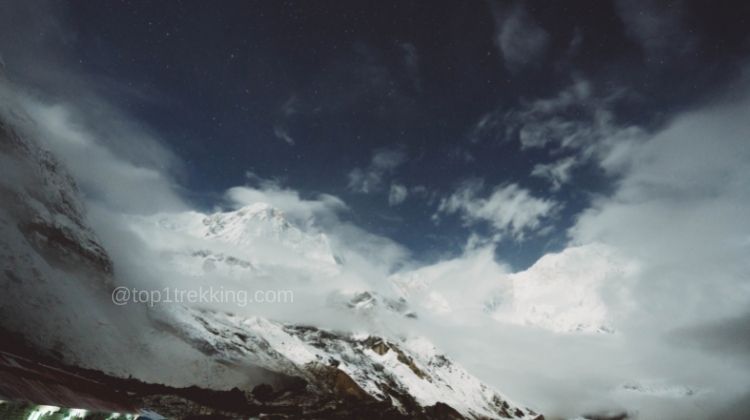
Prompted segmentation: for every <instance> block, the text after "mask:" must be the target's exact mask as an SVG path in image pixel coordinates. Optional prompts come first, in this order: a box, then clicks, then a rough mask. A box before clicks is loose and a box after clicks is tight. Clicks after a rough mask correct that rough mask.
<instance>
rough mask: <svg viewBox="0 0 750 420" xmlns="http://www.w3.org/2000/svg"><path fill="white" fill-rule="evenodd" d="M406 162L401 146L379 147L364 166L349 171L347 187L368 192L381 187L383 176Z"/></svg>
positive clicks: (355, 190) (378, 189)
mask: <svg viewBox="0 0 750 420" xmlns="http://www.w3.org/2000/svg"><path fill="white" fill-rule="evenodd" d="M405 162H406V152H405V151H404V150H403V149H401V148H391V149H380V150H377V151H375V152H374V153H373V155H372V159H371V161H370V164H369V165H368V166H367V167H365V168H354V169H352V170H351V172H349V175H348V178H349V189H350V190H351V191H354V192H357V193H362V194H370V193H374V192H378V191H380V190H381V189H382V184H383V182H384V178H385V177H386V176H388V175H390V174H392V173H393V172H394V171H395V170H396V168H398V167H399V166H401V165H402V164H404V163H405Z"/></svg>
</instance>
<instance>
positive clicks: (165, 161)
mask: <svg viewBox="0 0 750 420" xmlns="http://www.w3.org/2000/svg"><path fill="white" fill-rule="evenodd" d="M3 89H7V90H8V92H12V93H11V95H12V96H13V97H14V98H16V100H17V102H15V106H17V107H19V109H16V110H13V112H12V113H9V114H8V115H7V118H10V119H11V120H12V121H14V123H15V124H16V125H17V126H18V127H20V128H22V129H23V130H25V131H27V133H28V135H30V136H33V137H34V138H37V139H39V140H40V141H42V146H43V147H44V148H46V149H49V150H51V151H52V152H53V153H54V154H55V155H56V156H57V157H58V158H59V159H61V160H62V161H63V163H64V164H65V165H66V166H67V167H68V169H69V171H70V172H71V173H72V174H73V176H74V177H75V178H76V180H77V182H78V184H79V186H80V187H81V188H82V190H83V192H84V194H85V195H86V198H87V200H88V201H92V202H96V204H97V205H104V206H107V207H110V208H116V209H118V211H125V212H134V213H141V212H153V211H157V210H164V209H178V208H184V207H185V204H184V203H183V201H182V199H181V198H180V197H179V195H178V194H177V193H176V192H175V190H176V188H175V183H174V180H173V179H174V177H175V176H176V175H177V174H178V173H179V172H180V163H179V161H178V160H177V159H176V157H175V156H174V154H172V152H171V151H169V150H168V149H166V148H165V147H163V146H162V141H161V140H160V139H158V138H157V137H156V136H154V135H153V134H151V133H150V132H149V131H148V130H147V129H146V128H144V127H142V126H140V125H139V124H137V123H135V122H134V121H132V120H131V119H129V118H128V116H127V115H124V114H123V113H121V112H119V111H118V110H117V109H115V108H113V107H112V106H111V105H109V104H108V103H107V102H106V101H104V100H102V99H101V98H97V97H90V98H89V99H88V101H89V102H88V105H89V106H92V107H94V108H96V110H95V111H91V112H89V111H88V110H87V111H86V112H84V111H83V110H82V109H81V107H80V106H79V105H78V104H75V103H71V102H60V101H52V100H45V99H43V98H41V97H38V96H32V95H30V94H28V93H26V92H24V91H22V90H19V89H18V88H14V87H11V86H10V85H6V86H4V87H3ZM91 101H96V102H95V103H91ZM24 113H25V114H26V115H28V118H23V117H19V115H22V114H24Z"/></svg>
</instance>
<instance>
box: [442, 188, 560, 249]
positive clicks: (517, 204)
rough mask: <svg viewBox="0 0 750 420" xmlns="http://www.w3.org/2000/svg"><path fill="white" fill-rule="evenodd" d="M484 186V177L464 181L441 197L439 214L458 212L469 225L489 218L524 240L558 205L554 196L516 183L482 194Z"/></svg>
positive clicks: (498, 228) (500, 229) (518, 238)
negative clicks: (542, 195) (540, 195)
mask: <svg viewBox="0 0 750 420" xmlns="http://www.w3.org/2000/svg"><path fill="white" fill-rule="evenodd" d="M483 189H484V184H483V182H482V181H478V180H473V181H468V182H465V183H464V184H463V185H462V186H461V187H459V188H458V189H457V190H456V191H455V192H454V193H453V194H451V195H450V196H449V197H447V198H444V199H443V200H441V202H440V206H439V207H438V213H436V217H437V214H439V213H446V214H453V213H459V214H460V215H461V218H462V219H463V221H464V223H465V224H466V225H474V224H477V223H479V222H487V223H489V224H490V225H491V226H492V227H493V228H494V229H495V230H496V231H498V232H500V233H502V234H510V235H511V236H513V238H515V239H516V240H522V239H524V237H525V236H526V235H527V234H528V233H530V232H533V231H535V230H537V229H539V228H540V227H541V225H542V221H543V220H544V219H545V218H547V217H549V216H551V215H552V214H553V213H554V212H555V210H556V209H557V207H558V204H557V203H556V202H554V201H553V200H549V199H544V198H537V197H534V196H532V195H531V193H530V192H529V191H528V190H525V189H523V188H521V187H519V186H518V185H517V184H507V185H504V186H499V187H496V188H495V189H494V190H493V191H492V193H491V194H490V195H489V196H488V197H480V193H481V192H482V190H483Z"/></svg>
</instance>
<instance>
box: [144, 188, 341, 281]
mask: <svg viewBox="0 0 750 420" xmlns="http://www.w3.org/2000/svg"><path fill="white" fill-rule="evenodd" d="M130 222H131V223H130V225H131V227H132V229H133V230H134V231H135V232H137V233H138V234H139V236H140V237H141V238H142V239H143V240H144V242H146V243H148V244H150V245H151V246H152V247H153V248H154V251H155V252H158V253H160V255H161V256H162V257H163V258H164V259H165V263H167V264H171V266H172V268H173V269H174V270H175V271H176V272H178V273H181V274H183V275H188V276H197V277H201V276H209V277H222V278H228V279H234V280H248V279H252V278H269V277H270V276H273V275H275V274H278V271H279V270H296V271H299V272H303V271H304V272H307V273H308V274H313V273H314V274H315V275H322V276H331V275H334V274H336V273H337V272H338V271H339V269H340V267H339V262H338V259H337V258H336V256H335V254H334V253H333V251H332V249H331V244H330V241H329V239H328V237H327V236H326V235H325V234H324V233H320V232H307V231H303V230H302V229H300V228H298V227H297V226H295V225H294V224H292V223H291V222H290V221H289V220H288V219H287V218H286V216H285V215H284V213H283V212H282V211H281V210H279V209H277V208H274V207H272V206H270V205H268V204H266V203H253V204H250V205H247V206H245V207H242V208H239V209H237V210H232V211H225V212H216V213H212V214H203V213H199V212H195V211H188V212H181V213H159V214H156V215H151V216H134V217H132V219H131V221H130Z"/></svg>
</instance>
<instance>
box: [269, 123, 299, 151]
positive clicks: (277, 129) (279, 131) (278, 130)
mask: <svg viewBox="0 0 750 420" xmlns="http://www.w3.org/2000/svg"><path fill="white" fill-rule="evenodd" d="M273 135H274V136H276V138H277V139H279V140H283V141H284V143H286V144H288V145H290V146H294V139H293V138H292V136H291V135H289V132H288V131H287V129H286V128H284V127H282V126H280V125H276V126H274V127H273Z"/></svg>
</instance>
